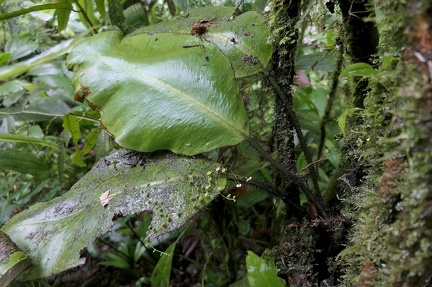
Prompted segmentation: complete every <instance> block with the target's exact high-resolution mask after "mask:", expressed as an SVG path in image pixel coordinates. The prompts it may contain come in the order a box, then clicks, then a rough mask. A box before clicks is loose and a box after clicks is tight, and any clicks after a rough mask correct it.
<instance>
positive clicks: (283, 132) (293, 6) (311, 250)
mask: <svg viewBox="0 0 432 287" xmlns="http://www.w3.org/2000/svg"><path fill="white" fill-rule="evenodd" d="M273 11H274V17H275V21H274V25H273V27H274V30H273V36H274V37H275V52H274V55H273V63H274V67H273V70H272V71H273V73H274V74H273V76H274V78H275V81H276V82H277V85H278V86H279V88H280V89H281V90H282V92H283V94H284V97H285V98H286V99H288V102H287V101H286V99H282V98H280V97H278V98H277V99H276V119H275V129H274V138H275V149H276V151H277V154H278V156H279V159H278V160H279V161H280V163H281V165H282V166H283V167H284V168H286V169H288V170H293V171H295V169H296V163H295V158H294V132H293V122H292V114H290V111H288V110H287V109H286V105H287V104H292V102H291V100H292V89H291V85H292V83H293V79H294V75H295V71H294V60H295V51H296V45H297V39H298V31H297V30H296V28H295V26H296V21H297V20H298V17H299V13H300V1H296V0H280V1H275V2H274V3H273ZM277 178H278V180H279V181H280V182H279V183H278V185H279V186H284V187H286V189H285V194H284V201H285V202H286V203H287V212H286V225H285V227H284V230H283V233H284V238H283V240H282V242H281V244H280V245H279V247H278V248H277V252H276V253H277V255H276V257H277V258H276V264H277V266H278V268H279V270H280V276H281V277H283V278H284V279H285V280H286V282H288V284H289V286H319V285H321V286H333V285H334V284H335V282H336V281H335V278H336V277H337V275H335V274H336V273H337V272H338V271H337V270H338V269H337V268H333V267H330V266H328V263H327V259H328V258H329V257H332V256H334V255H335V254H337V253H338V251H337V252H336V250H338V246H335V245H334V244H333V243H334V242H338V244H339V243H340V242H341V241H342V240H341V238H340V237H341V236H342V237H343V230H344V228H343V223H342V221H341V220H339V219H337V220H333V219H328V220H322V221H320V222H316V221H315V222H312V221H311V220H314V219H317V211H316V207H315V206H314V203H312V202H309V203H308V205H307V208H306V209H307V210H306V209H303V207H300V193H299V188H298V186H296V185H295V184H292V183H290V182H289V181H287V180H285V178H286V177H284V175H283V174H280V175H279V176H278V177H277ZM308 197H309V196H308ZM319 198H320V196H315V203H317V202H316V199H318V200H319ZM332 228H333V229H334V230H333V231H332V232H329V230H330V229H332ZM336 237H337V238H336ZM332 268H333V269H332Z"/></svg>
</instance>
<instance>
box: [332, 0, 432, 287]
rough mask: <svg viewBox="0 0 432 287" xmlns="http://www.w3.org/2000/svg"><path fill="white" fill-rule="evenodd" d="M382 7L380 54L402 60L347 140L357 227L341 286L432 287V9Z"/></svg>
mask: <svg viewBox="0 0 432 287" xmlns="http://www.w3.org/2000/svg"><path fill="white" fill-rule="evenodd" d="M341 2H342V1H341ZM354 2H356V3H357V2H359V1H354ZM376 6H377V7H379V9H380V16H379V17H378V28H379V33H380V50H379V51H378V54H379V55H380V56H381V58H380V59H381V60H385V59H386V58H387V60H388V57H389V56H391V57H395V58H394V61H393V62H392V64H391V65H389V66H388V67H385V68H384V67H383V66H382V62H381V63H380V73H379V74H378V75H377V77H376V78H374V81H373V82H370V83H369V86H368V90H369V92H368V94H367V97H366V98H365V100H364V106H365V111H364V113H363V114H362V115H361V116H362V119H363V120H362V123H361V124H360V125H359V124H357V125H353V126H352V129H350V134H349V135H348V136H347V138H346V139H345V147H344V149H343V155H344V156H345V164H346V165H347V167H348V168H349V169H350V170H351V172H350V173H349V174H347V175H345V177H344V178H343V180H344V182H345V183H346V188H345V190H344V193H342V194H340V196H341V197H343V198H344V199H345V202H346V203H347V204H346V213H345V214H346V216H348V217H349V218H351V219H352V220H353V222H354V228H353V229H352V231H351V238H350V240H351V243H350V246H349V247H348V248H347V249H346V250H344V251H343V252H342V253H341V254H340V258H341V263H342V264H343V265H344V267H345V270H344V271H345V272H344V273H345V275H344V282H343V283H341V286H432V273H431V270H432V116H431V115H432V81H431V76H432V75H431V72H432V69H431V67H432V52H431V50H432V36H431V35H432V29H431V27H432V10H431V8H432V7H431V3H430V1H413V0H411V1H408V2H407V3H406V4H403V3H401V2H397V1H377V3H376ZM355 167H358V168H359V169H360V170H362V172H361V175H358V174H357V173H356V170H355ZM362 175H365V176H364V178H363V179H362Z"/></svg>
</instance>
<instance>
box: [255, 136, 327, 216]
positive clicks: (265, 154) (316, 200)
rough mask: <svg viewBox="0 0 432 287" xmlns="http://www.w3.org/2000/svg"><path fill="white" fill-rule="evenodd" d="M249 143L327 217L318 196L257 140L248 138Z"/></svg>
mask: <svg viewBox="0 0 432 287" xmlns="http://www.w3.org/2000/svg"><path fill="white" fill-rule="evenodd" d="M247 142H248V143H249V144H250V145H251V146H252V147H253V148H254V149H255V150H256V151H257V152H258V153H259V154H260V155H261V156H262V157H263V158H264V159H266V160H267V161H268V162H269V163H270V164H271V165H272V166H273V167H274V168H276V169H277V170H278V171H279V172H280V173H281V174H282V175H283V176H285V177H287V178H288V180H290V181H292V182H294V183H295V184H297V185H298V186H299V188H300V190H301V191H302V192H303V193H304V194H305V195H306V196H307V198H308V199H309V200H310V201H311V202H313V203H314V204H315V205H316V206H317V208H318V210H319V211H320V213H321V214H322V216H323V217H327V215H326V212H325V209H324V208H323V206H322V204H321V203H322V200H321V199H320V198H317V196H316V195H314V194H313V193H312V192H311V191H310V190H309V188H308V187H307V185H306V184H305V183H304V182H303V181H302V180H301V178H300V177H299V176H298V175H296V174H294V173H293V172H291V171H290V170H287V169H286V168H284V167H283V166H282V165H281V164H280V163H278V162H277V161H276V160H275V159H274V158H273V157H272V156H271V155H270V154H269V153H268V152H267V151H265V149H264V148H263V147H262V146H261V144H260V143H258V142H257V140H255V139H252V138H248V139H247Z"/></svg>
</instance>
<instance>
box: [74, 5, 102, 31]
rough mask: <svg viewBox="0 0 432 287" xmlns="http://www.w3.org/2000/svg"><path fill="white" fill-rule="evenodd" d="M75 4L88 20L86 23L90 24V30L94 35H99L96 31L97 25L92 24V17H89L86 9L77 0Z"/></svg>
mask: <svg viewBox="0 0 432 287" xmlns="http://www.w3.org/2000/svg"><path fill="white" fill-rule="evenodd" d="M74 3H75V4H76V5H77V6H78V9H79V10H80V12H81V14H82V15H83V17H84V18H85V19H86V21H87V22H88V24H89V26H90V30H91V31H92V33H93V34H97V31H96V30H95V28H94V27H95V25H94V24H93V23H92V21H91V20H90V17H89V16H88V15H87V12H86V11H85V9H84V8H83V7H82V6H81V5H80V3H79V2H78V1H77V0H74Z"/></svg>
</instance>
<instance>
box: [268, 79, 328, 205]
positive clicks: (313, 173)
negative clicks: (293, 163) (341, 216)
mask: <svg viewBox="0 0 432 287" xmlns="http://www.w3.org/2000/svg"><path fill="white" fill-rule="evenodd" d="M269 80H270V83H271V84H272V86H273V88H274V90H275V91H276V93H277V95H278V97H279V98H280V99H281V100H282V101H283V102H284V104H285V108H286V109H287V111H288V114H289V116H290V118H291V121H292V123H293V126H294V129H295V131H296V134H297V136H298V139H299V142H300V146H301V148H302V150H303V152H304V155H305V158H306V161H307V163H308V166H309V167H308V169H309V172H310V174H311V178H312V183H313V186H314V190H315V196H314V197H316V198H318V199H321V194H320V190H319V186H318V174H317V172H316V169H315V166H314V165H313V164H311V163H312V162H313V159H312V155H311V153H310V151H309V148H308V147H307V144H306V140H305V138H304V137H303V133H302V130H301V127H300V123H299V121H298V119H297V116H296V114H295V112H294V110H293V108H292V106H291V105H290V104H289V103H288V99H287V98H286V96H285V94H284V93H283V92H282V90H281V89H280V87H279V85H278V84H277V83H276V80H275V79H274V78H273V77H272V76H270V77H269ZM320 201H321V202H322V200H320ZM315 204H317V202H315Z"/></svg>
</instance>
